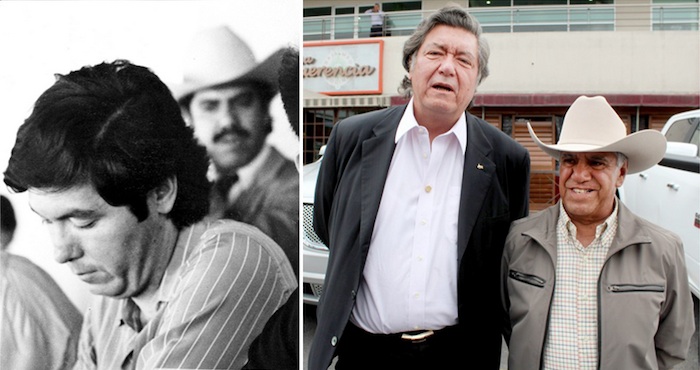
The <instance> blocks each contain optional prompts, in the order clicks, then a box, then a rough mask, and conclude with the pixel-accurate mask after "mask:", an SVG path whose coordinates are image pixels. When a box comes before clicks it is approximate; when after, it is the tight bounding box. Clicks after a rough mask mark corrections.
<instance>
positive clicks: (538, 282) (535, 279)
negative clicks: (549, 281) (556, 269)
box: [508, 270, 546, 288]
mask: <svg viewBox="0 0 700 370" xmlns="http://www.w3.org/2000/svg"><path fill="white" fill-rule="evenodd" d="M508 276H509V277H510V278H511V279H515V280H517V281H520V282H523V283H525V284H529V285H533V286H536V287H538V288H544V283H545V282H546V281H545V280H544V279H542V278H541V277H539V276H536V275H530V274H525V273H522V272H519V271H515V270H510V271H508Z"/></svg>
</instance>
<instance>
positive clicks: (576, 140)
mask: <svg viewBox="0 0 700 370" xmlns="http://www.w3.org/2000/svg"><path fill="white" fill-rule="evenodd" d="M527 128H528V130H529V131H530V136H531V137H532V139H533V140H535V143H536V144H537V146H539V147H540V148H541V149H542V150H543V151H544V152H545V153H547V154H549V155H550V156H552V157H554V158H556V159H559V156H560V154H561V153H562V152H570V153H580V152H619V153H622V154H624V155H625V156H626V157H627V159H628V164H627V173H635V172H640V171H644V170H646V169H647V168H649V167H651V166H653V165H655V164H657V163H659V161H661V159H662V158H663V157H664V154H665V153H666V138H665V137H664V135H662V134H661V133H660V132H659V131H656V130H641V131H637V132H635V133H633V134H631V135H627V129H626V128H625V124H624V123H623V122H622V120H621V119H620V116H618V115H617V113H616V112H615V110H614V109H613V108H612V107H611V106H610V104H608V101H607V100H605V98H604V97H602V96H594V97H587V96H580V97H578V98H577V99H576V101H574V103H573V104H571V107H569V110H568V111H567V112H566V115H565V116H564V123H563V124H562V128H561V135H560V136H559V142H557V143H556V144H553V145H547V144H544V143H542V141H540V139H538V138H537V135H535V132H534V131H533V130H532V126H530V123H529V122H528V124H527Z"/></svg>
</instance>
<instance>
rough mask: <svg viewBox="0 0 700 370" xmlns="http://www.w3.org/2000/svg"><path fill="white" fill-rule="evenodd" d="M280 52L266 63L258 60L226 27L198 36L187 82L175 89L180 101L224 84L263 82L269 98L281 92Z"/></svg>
mask: <svg viewBox="0 0 700 370" xmlns="http://www.w3.org/2000/svg"><path fill="white" fill-rule="evenodd" d="M282 53H283V50H282V49H280V50H278V51H276V52H275V53H273V54H272V55H270V56H269V57H267V59H265V60H264V61H262V62H258V61H256V60H255V56H254V55H253V52H252V50H251V49H250V47H249V46H248V44H247V43H246V42H245V41H243V40H242V39H241V38H240V37H238V35H236V34H235V33H233V32H232V31H231V30H230V29H229V28H228V27H226V26H219V27H215V28H209V29H205V30H202V31H201V32H199V33H197V34H196V35H195V37H194V39H193V40H192V42H191V43H190V46H189V48H188V50H187V53H186V59H185V63H184V73H183V81H182V83H181V84H178V85H173V86H171V88H170V89H171V91H172V93H173V96H174V97H175V99H176V100H177V101H178V102H181V103H182V100H183V99H184V98H186V97H188V96H190V95H191V94H193V93H194V92H196V91H199V90H202V89H205V88H210V87H215V86H218V85H224V84H234V83H235V84H237V83H243V82H252V83H258V84H260V83H263V84H264V85H262V84H261V85H260V87H262V88H264V92H266V93H267V97H268V98H269V99H272V97H273V96H274V95H275V94H276V93H277V90H278V87H277V75H278V70H279V68H280V63H281V60H282Z"/></svg>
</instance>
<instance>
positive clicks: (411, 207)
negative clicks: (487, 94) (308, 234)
mask: <svg viewBox="0 0 700 370" xmlns="http://www.w3.org/2000/svg"><path fill="white" fill-rule="evenodd" d="M488 56H489V48H488V44H487V43H486V40H484V39H483V37H482V34H481V26H480V25H479V23H478V21H477V20H476V19H475V18H473V17H472V16H471V15H469V14H468V13H467V12H466V11H464V10H463V9H462V8H460V7H457V6H447V7H445V8H442V9H440V10H438V11H437V12H436V13H434V14H432V15H431V16H430V17H429V18H427V19H426V20H424V21H423V22H422V23H421V24H420V25H419V26H418V28H417V29H416V31H415V33H414V34H413V35H412V36H411V37H410V38H409V39H408V41H407V42H406V44H405V46H404V53H403V65H404V67H405V68H406V70H407V71H408V77H407V78H406V79H405V81H404V84H403V86H402V87H403V89H404V91H406V93H407V94H408V96H411V99H410V101H409V102H408V104H407V105H402V106H396V107H391V108H388V109H384V110H379V111H375V112H370V113H366V114H360V115H355V116H352V117H350V118H347V119H345V120H343V121H342V122H339V123H338V124H337V125H336V126H335V127H334V128H333V131H332V133H331V137H330V139H329V142H328V145H327V147H326V152H325V155H324V160H323V164H322V165H321V170H320V172H319V176H318V182H317V186H316V195H315V199H316V201H315V214H314V223H315V224H314V226H315V229H316V232H317V233H318V235H319V237H321V239H322V240H323V242H324V243H326V245H328V247H329V249H330V259H329V262H328V269H327V273H326V280H325V285H324V292H323V295H322V296H321V300H320V302H319V306H318V326H317V329H316V334H315V336H314V340H313V344H312V346H311V352H310V355H309V369H310V370H316V369H322V368H327V367H328V366H329V365H330V363H331V361H332V359H333V357H335V356H338V362H337V363H336V365H335V368H336V369H359V368H404V369H405V368H430V369H443V368H449V367H452V366H454V364H455V363H456V362H457V361H459V360H463V359H464V358H478V359H479V362H480V364H482V368H487V369H497V368H498V367H499V365H500V350H501V326H502V308H501V305H500V299H499V266H500V259H501V252H502V249H503V243H504V240H505V236H506V234H507V233H508V228H509V225H510V223H511V221H513V220H516V219H518V218H521V217H524V216H526V215H527V213H528V191H529V186H528V184H529V165H530V157H529V155H528V152H527V150H526V149H525V148H523V147H522V146H521V145H519V144H518V143H516V142H515V141H514V140H513V139H511V138H510V137H508V136H507V135H506V134H504V133H503V132H501V131H499V130H497V129H496V128H494V127H493V126H492V125H490V124H489V123H487V122H486V121H484V120H481V119H479V118H477V117H475V116H473V115H471V114H469V113H467V112H466V109H467V107H468V106H469V104H470V102H471V101H472V99H473V97H474V93H475V91H476V87H477V86H478V85H479V83H480V82H481V81H482V80H483V79H484V78H486V76H487V75H488Z"/></svg>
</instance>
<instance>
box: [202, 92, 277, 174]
mask: <svg viewBox="0 0 700 370" xmlns="http://www.w3.org/2000/svg"><path fill="white" fill-rule="evenodd" d="M189 120H190V121H191V122H190V123H191V124H192V126H193V128H194V133H195V136H197V139H198V140H199V142H200V143H202V144H203V145H204V146H205V147H206V148H207V151H208V152H209V155H210V157H211V159H212V161H213V162H214V165H215V166H216V168H217V170H218V171H219V172H221V173H227V172H229V171H231V170H234V171H235V170H236V169H238V168H240V167H242V166H245V165H246V164H248V163H249V162H250V161H251V160H253V158H255V156H257V155H258V153H259V152H260V150H261V149H262V147H263V144H264V143H265V139H266V138H267V135H268V134H269V133H270V131H271V130H272V127H271V121H270V117H269V113H268V112H267V104H266V103H265V102H263V101H262V98H261V96H260V94H258V93H256V92H255V90H253V87H252V86H247V85H241V86H228V87H220V88H210V89H204V90H201V91H198V92H196V93H195V94H194V96H193V97H192V101H191V102H190V106H189Z"/></svg>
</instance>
